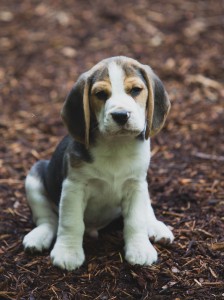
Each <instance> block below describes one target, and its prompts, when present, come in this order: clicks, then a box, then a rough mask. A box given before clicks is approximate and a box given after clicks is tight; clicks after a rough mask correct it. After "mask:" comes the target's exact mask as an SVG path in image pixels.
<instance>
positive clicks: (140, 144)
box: [68, 137, 150, 231]
mask: <svg viewBox="0 0 224 300" xmlns="http://www.w3.org/2000/svg"><path fill="white" fill-rule="evenodd" d="M92 155H93V159H94V161H93V163H91V164H86V165H84V166H83V167H82V168H81V169H78V170H76V169H75V168H71V169H70V171H69V176H68V177H69V179H70V180H71V181H73V182H82V183H83V184H85V201H86V202H87V205H86V209H85V214H84V221H85V226H86V229H87V231H88V230H94V229H96V230H97V229H99V228H102V227H104V226H105V225H107V224H108V223H110V222H111V221H112V220H113V219H114V218H116V217H118V216H119V214H120V212H121V203H122V200H123V199H125V197H126V195H127V194H128V192H129V189H130V185H133V183H134V182H136V181H145V180H146V174H147V169H148V166H149V161H150V142H149V141H139V140H136V139H132V140H130V138H127V137H120V138H116V141H114V139H112V138H108V140H107V142H106V143H105V140H104V139H99V140H98V142H97V145H96V146H95V147H94V148H93V149H92ZM74 196H75V195H74Z"/></svg>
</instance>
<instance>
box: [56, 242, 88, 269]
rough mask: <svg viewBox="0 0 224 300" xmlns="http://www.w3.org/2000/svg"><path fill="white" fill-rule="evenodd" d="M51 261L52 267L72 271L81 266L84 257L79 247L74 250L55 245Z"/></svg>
mask: <svg viewBox="0 0 224 300" xmlns="http://www.w3.org/2000/svg"><path fill="white" fill-rule="evenodd" d="M51 260H52V263H53V265H54V266H56V267H59V268H60V269H65V270H68V271H72V270H75V269H77V268H79V267H80V266H81V265H82V264H83V262H84V260H85V255H84V251H83V249H82V247H81V246H80V247H78V248H77V247H76V248H75V247H71V246H65V245H62V244H57V243H56V244H55V246H54V248H53V250H52V251H51Z"/></svg>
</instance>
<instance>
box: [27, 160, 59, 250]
mask: <svg viewBox="0 0 224 300" xmlns="http://www.w3.org/2000/svg"><path fill="white" fill-rule="evenodd" d="M47 164H48V161H43V160H42V161H39V162H37V163H36V164H35V165H34V166H33V167H32V169H31V171H30V173H29V174H28V176H27V178H26V181H25V189H26V194H27V200H28V203H29V205H30V208H31V210H32V214H33V221H34V222H35V224H36V226H37V227H36V228H34V229H33V230H32V231H31V232H30V233H28V234H27V235H26V236H25V237H24V239H23V245H24V248H25V250H28V251H30V252H41V251H43V250H45V249H49V248H50V246H51V243H52V241H53V239H54V237H55V236H56V233H57V226H58V216H57V214H56V213H55V212H54V210H53V208H52V205H51V203H50V201H49V200H48V199H47V195H46V191H45V188H44V185H43V182H42V174H43V171H44V169H45V168H46V166H47Z"/></svg>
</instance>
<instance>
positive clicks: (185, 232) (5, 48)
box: [0, 0, 224, 300]
mask: <svg viewBox="0 0 224 300" xmlns="http://www.w3.org/2000/svg"><path fill="white" fill-rule="evenodd" d="M223 17H224V6H223V1H221V0H216V1H209V0H204V1H188V0H187V1H179V0H170V1H165V0H158V1H147V0H141V1H134V0H124V1H118V0H117V1H115V0H107V1H100V0H97V1H87V0H85V1H81V0H76V1H74V0H66V1H62V0H54V1H53V0H46V1H29V0H23V1H6V0H2V1H1V9H0V27H1V30H0V35H1V37H0V53H1V64H0V81H1V86H0V89H1V93H0V105H1V111H0V114H1V118H0V132H1V143H0V169H1V172H0V205H1V211H0V299H30V300H36V299H63V300H67V299H101V300H106V299H111V300H112V299H176V300H178V299H224V236H223V232H224V180H223V179H224V168H223V166H224V162H223V161H224V127H223V125H224V113H223V112H224V106H223V105H224V102H223V97H224V88H223V74H224V70H223V69H224V60H223V36H224V30H223V26H224V18H223ZM114 55H126V56H130V57H133V58H136V59H138V60H140V61H141V62H143V63H146V64H150V65H151V66H152V67H153V69H154V70H155V71H156V73H157V74H158V75H159V76H160V78H161V79H162V80H163V82H164V84H165V86H166V88H167V90H168V93H169V95H170V98H171V101H172V109H171V113H170V115H169V118H168V120H167V122H166V125H165V127H164V129H163V130H162V132H160V133H159V134H158V136H156V137H155V138H153V139H152V154H153V157H152V163H151V167H150V170H149V174H148V181H149V184H150V193H151V197H152V201H153V204H154V208H155V211H156V215H157V216H158V218H159V219H160V220H162V221H164V222H165V223H167V224H169V225H170V226H171V227H172V229H173V232H174V234H175V241H174V243H173V244H172V245H170V246H168V247H162V246H160V245H158V244H155V247H156V249H157V250H158V252H159V261H158V263H157V264H154V265H152V266H150V267H140V266H131V265H129V264H128V263H126V262H125V260H124V252H123V246H124V245H123V238H122V229H121V227H119V226H116V225H115V226H110V228H107V229H106V230H103V231H102V232H101V233H100V236H99V239H98V240H93V239H91V238H89V237H85V238H84V248H85V253H86V262H85V264H84V265H83V266H82V267H81V268H80V269H78V270H76V271H74V272H66V271H62V270H59V269H57V268H56V267H53V266H52V264H51V262H50V258H49V251H46V252H45V253H43V254H42V255H29V254H26V253H24V250H23V247H22V239H23V237H24V235H25V234H26V233H28V232H29V231H30V230H31V229H32V228H33V227H34V224H33V223H32V220H31V213H30V210H29V208H28V206H27V203H26V199H25V193H24V178H25V176H26V174H27V172H28V170H29V168H30V167H31V165H32V164H33V163H34V162H35V161H37V160H39V159H42V158H44V159H46V158H49V157H50V155H51V153H52V152H53V150H54V148H55V146H56V144H57V143H58V141H59V140H60V139H61V137H62V136H63V135H64V134H65V129H64V127H63V124H62V122H61V119H60V116H59V115H60V109H61V107H62V103H63V101H64V99H65V96H66V95H67V93H68V92H69V90H70V88H71V87H72V85H73V83H74V82H75V80H76V79H77V77H78V75H80V74H81V73H82V72H83V71H85V70H87V69H89V68H90V67H91V66H92V65H94V64H95V63H96V62H98V61H99V60H101V59H103V58H106V57H109V56H114Z"/></svg>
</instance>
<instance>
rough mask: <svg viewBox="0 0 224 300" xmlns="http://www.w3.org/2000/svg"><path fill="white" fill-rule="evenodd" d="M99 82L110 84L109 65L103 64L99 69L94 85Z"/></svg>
mask: <svg viewBox="0 0 224 300" xmlns="http://www.w3.org/2000/svg"><path fill="white" fill-rule="evenodd" d="M97 81H108V82H109V70H108V67H107V65H103V64H101V65H100V66H99V68H97V69H96V70H95V71H94V73H93V77H92V82H93V84H94V83H95V82H97Z"/></svg>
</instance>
